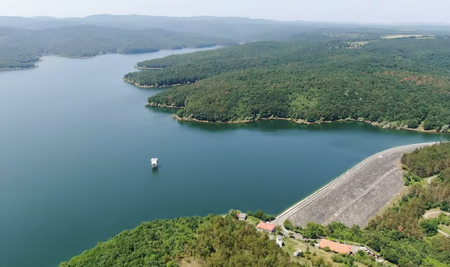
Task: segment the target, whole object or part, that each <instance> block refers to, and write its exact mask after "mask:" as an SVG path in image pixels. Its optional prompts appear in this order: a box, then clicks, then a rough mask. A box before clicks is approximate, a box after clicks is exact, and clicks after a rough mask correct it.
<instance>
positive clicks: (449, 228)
mask: <svg viewBox="0 0 450 267" xmlns="http://www.w3.org/2000/svg"><path fill="white" fill-rule="evenodd" d="M439 229H440V230H441V231H442V232H444V233H446V234H449V235H450V226H449V225H442V224H441V225H439Z"/></svg>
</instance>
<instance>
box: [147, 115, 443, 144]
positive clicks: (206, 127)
mask: <svg viewBox="0 0 450 267" xmlns="http://www.w3.org/2000/svg"><path fill="white" fill-rule="evenodd" d="M148 109H149V112H152V113H159V114H167V119H168V120H169V119H171V117H170V115H172V114H173V113H176V112H177V109H173V108H148ZM174 123H178V124H179V125H180V126H181V127H183V128H195V129H197V130H201V131H207V132H229V131H236V130H248V131H258V132H280V131H288V130H297V131H298V130H302V131H309V132H333V131H335V132H342V131H346V132H353V131H355V132H361V131H362V130H363V131H370V132H373V133H395V134H396V135H399V136H422V137H423V138H424V139H429V140H435V139H436V136H440V137H441V138H443V139H445V140H450V134H443V133H424V132H418V131H408V130H394V129H384V128H381V127H378V126H373V125H370V124H367V123H363V122H332V123H325V124H314V125H305V124H298V123H294V122H291V121H285V120H263V121H256V122H252V123H228V124H227V123H204V122H186V121H176V120H174Z"/></svg>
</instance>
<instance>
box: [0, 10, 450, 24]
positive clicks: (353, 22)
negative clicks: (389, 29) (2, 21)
mask: <svg viewBox="0 0 450 267" xmlns="http://www.w3.org/2000/svg"><path fill="white" fill-rule="evenodd" d="M95 16H122V17H127V16H140V17H162V18H182V19H195V18H224V19H226V18H230V19H231V18H236V19H250V20H263V21H274V22H286V23H295V22H307V23H308V22H309V23H330V24H359V25H380V26H389V25H392V26H402V25H405V26H420V25H430V26H450V22H421V21H415V22H414V21H411V22H359V21H321V20H277V19H267V18H253V17H244V16H213V15H199V16H165V15H145V14H109V13H98V14H91V15H87V16H80V17H77V16H63V17H58V16H45V15H44V16H40V15H36V16H19V15H0V18H28V19H33V18H48V19H84V18H88V17H95Z"/></svg>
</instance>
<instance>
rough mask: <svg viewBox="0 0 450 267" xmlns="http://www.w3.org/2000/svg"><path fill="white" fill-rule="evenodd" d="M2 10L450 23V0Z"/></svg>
mask: <svg viewBox="0 0 450 267" xmlns="http://www.w3.org/2000/svg"><path fill="white" fill-rule="evenodd" d="M0 6H1V9H0V16H52V17H85V16H89V15H94V14H116V15H129V14H140V15H158V16H181V17H191V16H204V15H208V16H221V17H228V16H239V17H250V18H264V19H273V20H286V21H294V20H303V21H329V22H362V23H416V22H420V23H450V16H449V15H448V14H449V10H450V0H220V1H219V0H0Z"/></svg>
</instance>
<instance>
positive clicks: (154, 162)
mask: <svg viewBox="0 0 450 267" xmlns="http://www.w3.org/2000/svg"><path fill="white" fill-rule="evenodd" d="M150 162H151V163H152V168H153V169H156V168H158V159H157V158H153V159H151V160H150Z"/></svg>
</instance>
